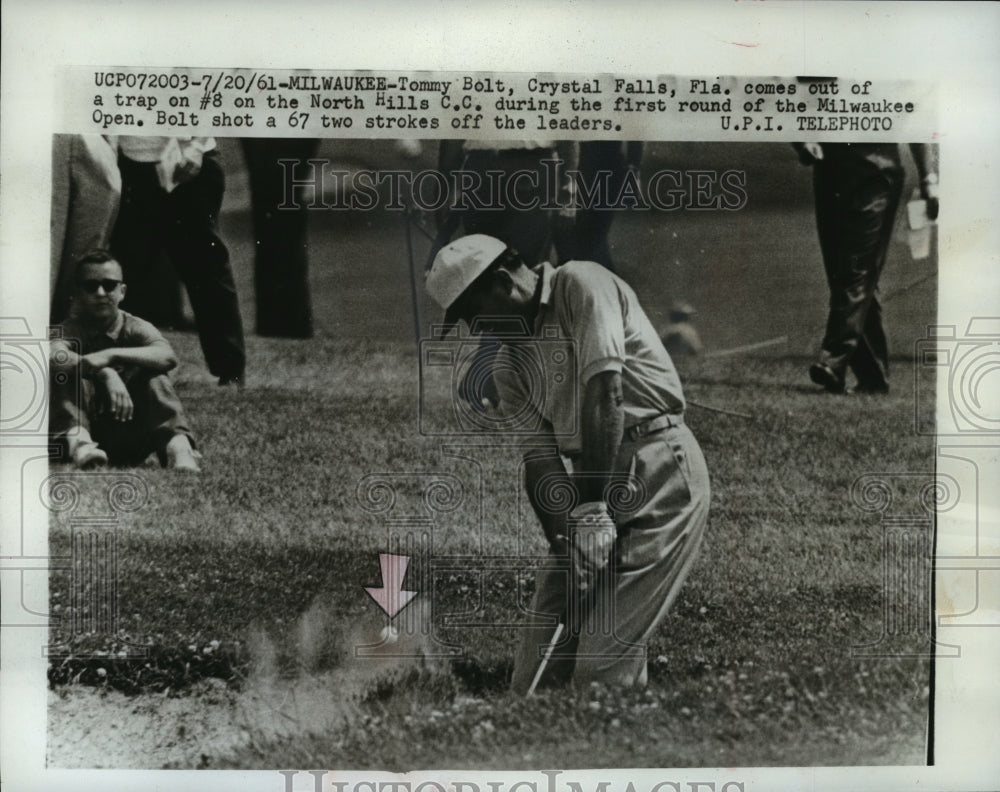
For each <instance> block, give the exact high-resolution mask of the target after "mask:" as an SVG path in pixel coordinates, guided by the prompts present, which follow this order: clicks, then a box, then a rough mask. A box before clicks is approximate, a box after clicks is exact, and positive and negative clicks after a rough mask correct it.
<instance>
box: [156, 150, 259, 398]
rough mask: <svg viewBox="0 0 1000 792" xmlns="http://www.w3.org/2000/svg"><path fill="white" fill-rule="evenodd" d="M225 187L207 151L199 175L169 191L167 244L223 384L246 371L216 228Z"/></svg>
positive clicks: (239, 322)
mask: <svg viewBox="0 0 1000 792" xmlns="http://www.w3.org/2000/svg"><path fill="white" fill-rule="evenodd" d="M224 189H225V178H224V176H223V173H222V167H221V166H220V165H219V163H218V161H217V160H216V158H215V156H213V155H212V154H211V153H208V154H206V155H205V157H204V160H203V161H202V166H201V171H199V173H198V175H197V176H195V177H194V178H193V179H191V180H190V181H188V182H185V183H184V184H181V185H179V186H178V187H177V188H176V189H175V190H174V191H173V192H172V193H170V195H169V197H168V200H167V215H166V219H167V222H168V230H167V234H166V239H165V240H164V241H165V244H166V247H167V251H168V253H169V255H170V258H171V260H172V261H173V263H174V266H175V267H176V268H177V272H178V273H179V274H180V276H181V279H182V280H183V281H184V285H185V287H186V288H187V292H188V296H189V297H190V298H191V307H192V309H193V310H194V316H195V322H196V324H197V325H198V338H199V340H200V341H201V348H202V351H203V352H204V354H205V362H206V363H207V364H208V370H209V371H211V372H212V373H213V374H214V375H216V376H217V377H219V380H220V384H221V383H223V382H227V381H235V380H239V379H241V378H242V377H243V371H244V368H245V367H246V352H245V348H244V340H243V321H242V319H241V318H240V306H239V300H238V299H237V296H236V285H235V283H234V280H233V270H232V267H231V266H230V262H229V250H228V249H227V248H226V244H225V242H223V241H222V238H221V237H220V236H219V235H218V233H217V230H216V218H217V216H218V213H219V208H220V207H221V206H222V194H223V191H224Z"/></svg>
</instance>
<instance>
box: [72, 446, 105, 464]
mask: <svg viewBox="0 0 1000 792" xmlns="http://www.w3.org/2000/svg"><path fill="white" fill-rule="evenodd" d="M72 456H73V464H74V465H76V467H77V468H79V469H80V470H96V469H98V468H102V467H106V466H107V464H108V455H107V454H106V453H104V451H102V450H101V449H100V448H98V446H97V443H95V442H93V441H92V440H91V441H89V442H83V443H78V444H77V446H76V448H74V449H73V454H72Z"/></svg>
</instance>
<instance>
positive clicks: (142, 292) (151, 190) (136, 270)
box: [111, 156, 182, 327]
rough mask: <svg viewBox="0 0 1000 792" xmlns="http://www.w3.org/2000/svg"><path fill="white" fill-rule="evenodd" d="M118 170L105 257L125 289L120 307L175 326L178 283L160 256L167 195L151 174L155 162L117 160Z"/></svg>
mask: <svg viewBox="0 0 1000 792" xmlns="http://www.w3.org/2000/svg"><path fill="white" fill-rule="evenodd" d="M118 166H119V168H120V169H121V176H122V195H121V206H120V209H119V212H118V220H117V222H116V223H115V228H114V231H113V232H112V234H111V253H112V254H113V255H114V257H115V259H116V260H117V261H118V263H119V264H121V266H122V273H123V275H124V278H125V283H127V284H128V293H127V295H126V297H125V299H124V300H123V301H122V308H124V309H125V310H126V311H129V312H130V313H134V314H135V315H136V316H139V317H142V318H143V319H145V320H146V321H148V322H152V323H153V324H155V325H157V326H160V327H172V326H176V325H177V324H178V322H179V319H180V317H181V313H182V311H181V301H180V292H179V291H178V279H177V274H176V272H175V270H174V267H171V266H170V264H169V262H167V261H166V256H165V254H164V245H165V242H166V239H167V238H168V237H169V233H170V230H169V226H168V225H167V223H166V219H165V218H166V215H167V212H168V204H167V191H166V190H164V189H163V187H162V186H161V185H160V179H159V177H158V176H157V175H156V163H153V162H135V161H134V160H130V159H129V158H128V157H126V156H120V157H119V158H118Z"/></svg>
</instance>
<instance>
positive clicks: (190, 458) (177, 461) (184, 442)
mask: <svg viewBox="0 0 1000 792" xmlns="http://www.w3.org/2000/svg"><path fill="white" fill-rule="evenodd" d="M166 457H167V460H166V461H167V467H168V468H171V469H172V470H188V471H190V472H192V473H200V472H201V466H200V465H199V464H198V460H200V459H201V454H199V453H198V452H197V451H195V450H194V449H193V448H192V447H191V441H190V440H188V437H187V435H182V434H179V435H174V436H173V437H172V438H171V440H170V442H169V443H167V453H166Z"/></svg>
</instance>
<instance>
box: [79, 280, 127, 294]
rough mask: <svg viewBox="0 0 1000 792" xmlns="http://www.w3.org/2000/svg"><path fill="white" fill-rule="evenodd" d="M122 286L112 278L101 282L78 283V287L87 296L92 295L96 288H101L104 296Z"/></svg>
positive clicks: (87, 281) (86, 281)
mask: <svg viewBox="0 0 1000 792" xmlns="http://www.w3.org/2000/svg"><path fill="white" fill-rule="evenodd" d="M121 285H122V282H121V281H120V280H115V279H114V278H104V279H102V280H85V281H81V282H80V286H81V287H83V290H84V291H85V292H87V294H94V293H96V292H97V287H98V286H101V287H103V288H104V293H105V294H111V292H113V291H114V290H115V289H117V288H118V287H119V286H121Z"/></svg>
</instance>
